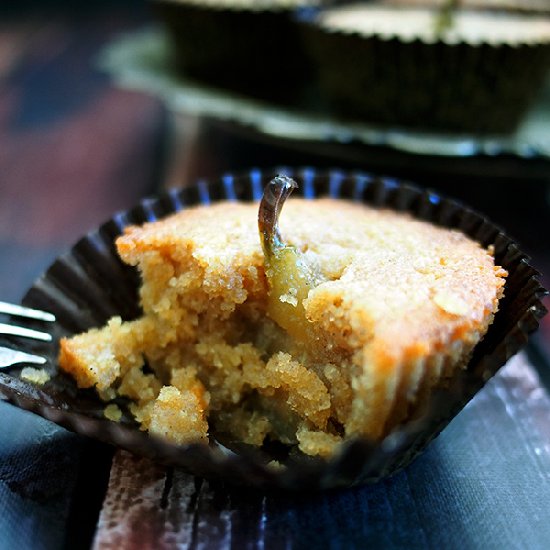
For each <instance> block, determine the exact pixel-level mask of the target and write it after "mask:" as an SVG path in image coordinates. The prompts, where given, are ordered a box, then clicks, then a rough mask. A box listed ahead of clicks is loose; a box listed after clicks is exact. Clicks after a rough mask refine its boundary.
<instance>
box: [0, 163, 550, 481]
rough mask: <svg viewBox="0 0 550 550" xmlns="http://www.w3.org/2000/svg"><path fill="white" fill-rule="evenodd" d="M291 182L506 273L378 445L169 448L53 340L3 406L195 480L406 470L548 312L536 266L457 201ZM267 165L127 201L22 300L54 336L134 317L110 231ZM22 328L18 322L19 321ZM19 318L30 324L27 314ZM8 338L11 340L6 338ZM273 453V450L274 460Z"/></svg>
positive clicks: (6, 385) (13, 380)
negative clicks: (41, 370)
mask: <svg viewBox="0 0 550 550" xmlns="http://www.w3.org/2000/svg"><path fill="white" fill-rule="evenodd" d="M280 172H285V173H287V174H288V175H291V176H292V177H294V178H295V179H296V180H297V182H298V183H299V186H300V187H299V189H298V191H297V193H298V194H301V195H304V196H305V197H306V198H314V197H318V196H327V195H328V196H331V197H335V198H345V199H349V200H353V201H358V202H362V203H365V204H369V205H373V206H375V207H387V208H391V209H394V210H397V211H403V212H409V213H410V214H411V215H413V216H414V217H416V218H419V219H423V220H427V221H429V222H432V223H434V224H437V225H441V226H444V227H449V228H456V229H459V230H461V231H463V232H464V233H465V234H467V235H469V236H470V237H472V238H473V239H475V240H476V241H478V242H480V243H481V244H482V245H483V246H485V247H487V246H489V245H491V244H493V245H494V246H495V261H496V263H497V264H498V265H501V266H503V267H504V268H505V269H506V270H508V272H509V276H508V279H507V283H506V287H505V298H504V299H503V300H502V301H501V303H500V308H499V311H498V313H497V314H496V316H495V320H494V323H493V324H492V325H491V326H490V328H489V330H488V332H487V334H486V336H485V338H484V339H483V340H482V341H481V342H480V343H479V344H478V345H477V346H476V348H475V349H474V353H473V356H472V358H471V361H470V362H469V364H468V368H467V369H466V370H464V371H459V372H457V373H456V375H455V376H454V378H453V380H452V383H451V384H450V386H449V388H447V389H439V390H437V391H436V392H435V393H434V394H433V396H432V397H431V398H430V399H429V400H427V401H426V402H425V403H423V405H422V407H421V409H419V410H417V411H416V413H415V417H414V419H409V420H408V421H406V422H405V423H404V424H402V425H400V426H398V427H397V428H396V429H395V430H393V431H392V432H391V433H390V434H389V435H388V436H387V437H386V438H385V439H384V440H383V441H381V442H379V443H373V442H371V441H367V440H365V439H359V438H356V439H353V440H349V441H348V442H346V443H345V444H344V445H343V446H342V447H341V450H340V452H339V453H338V454H336V455H335V456H333V457H332V458H330V459H327V460H324V459H320V458H312V457H306V456H304V455H301V454H300V453H298V452H296V451H295V450H291V451H290V452H289V454H288V456H287V457H286V458H285V459H283V460H281V462H282V463H283V464H284V465H285V467H284V468H280V469H274V468H272V467H270V466H269V465H268V463H269V461H270V460H271V459H272V458H273V457H272V456H270V455H269V454H268V453H267V452H266V451H259V450H257V449H253V448H250V447H248V446H246V445H239V444H234V443H232V442H227V441H224V439H223V436H222V435H221V434H219V437H217V438H216V437H213V438H212V439H213V441H212V442H211V444H210V445H208V446H206V445H186V446H177V445H174V444H171V443H168V442H166V441H164V440H161V439H158V438H155V437H152V436H150V435H148V434H147V433H145V432H142V431H140V430H139V429H138V426H137V424H136V423H135V421H134V420H132V418H131V417H130V415H127V416H126V415H125V416H124V417H123V419H122V421H121V422H120V423H117V422H112V421H109V420H107V419H105V418H104V416H103V411H104V408H105V403H104V402H102V401H100V400H99V398H98V397H97V396H96V394H95V392H94V391H93V390H79V389H77V388H76V385H75V383H74V382H73V380H72V379H71V378H69V377H68V376H67V375H65V374H64V373H62V372H60V371H59V370H58V367H57V363H56V357H57V345H56V344H53V345H51V344H50V345H46V344H34V343H31V342H30V341H19V342H17V346H18V347H19V348H20V349H23V350H24V351H30V352H36V353H42V354H44V355H46V356H47V357H48V358H49V362H48V364H47V366H46V369H47V370H48V371H49V372H50V374H51V375H52V379H51V380H50V381H49V382H48V383H46V384H45V385H44V386H43V387H41V388H39V387H36V386H34V385H32V384H30V383H28V382H25V381H23V380H21V379H20V378H19V373H20V371H21V369H20V368H15V367H14V368H12V369H11V371H10V372H8V373H6V372H5V371H4V372H2V373H0V393H2V394H3V395H4V396H5V397H6V398H7V399H8V400H9V401H10V402H11V403H13V404H14V405H16V406H18V407H21V408H23V409H27V410H30V411H33V412H35V413H36V414H39V415H41V416H43V417H45V418H47V419H49V420H51V421H53V422H55V423H57V424H59V425H61V426H64V427H66V428H68V429H69V430H72V431H75V432H78V433H80V434H84V435H87V436H89V437H93V438H95V439H98V440H101V441H104V442H107V443H110V444H112V445H115V446H117V447H121V448H124V449H127V450H129V451H131V452H133V453H136V454H139V455H144V456H147V457H150V458H153V459H155V460H158V461H161V462H163V463H166V464H171V465H177V466H181V467H183V468H185V469H187V470H188V471H189V472H191V473H194V474H196V475H199V476H206V477H220V478H224V479H226V480H228V481H231V482H234V483H239V484H245V485H249V486H254V487H257V488H263V489H265V488H281V489H288V490H298V489H300V490H303V489H326V488H333V487H345V486H351V485H355V484H360V483H365V482H375V481H377V480H380V479H382V478H384V477H386V476H388V475H391V474H392V473H394V472H396V471H397V470H399V469H401V468H403V467H405V466H406V465H407V464H409V463H410V461H411V460H413V458H414V457H415V456H417V455H418V454H419V453H420V452H421V451H422V450H423V449H424V448H425V447H426V445H427V444H428V443H429V442H430V441H431V440H432V439H433V438H434V437H436V436H437V435H438V434H439V433H440V431H441V430H442V429H443V428H444V427H445V426H446V425H447V424H448V423H449V422H450V420H451V419H452V418H453V417H454V416H455V415H456V414H457V413H458V412H459V411H460V410H461V409H462V408H463V407H464V406H465V405H466V403H467V402H468V401H469V400H470V399H471V398H472V397H473V396H474V395H475V393H476V392H477V391H478V390H479V389H481V388H482V386H483V385H484V383H485V382H486V381H487V380H488V379H489V378H490V377H491V376H492V375H494V374H495V373H496V372H497V370H498V369H499V368H500V367H501V366H502V365H504V364H505V362H506V361H507V360H508V359H509V358H510V357H511V356H512V355H514V354H515V353H516V352H517V351H518V350H519V349H520V348H522V347H523V346H524V345H525V344H526V343H527V340H528V337H529V335H530V334H531V333H532V332H533V331H534V330H536V329H537V327H538V325H539V320H540V319H541V318H542V316H543V315H544V314H545V313H546V310H545V308H544V306H543V304H542V302H541V299H542V297H543V296H544V295H545V293H546V291H545V290H544V288H543V287H542V286H541V284H540V283H539V274H538V272H537V271H536V270H535V269H534V268H533V267H531V265H530V264H529V258H528V257H527V256H526V255H525V254H524V253H523V252H521V250H520V249H519V248H518V246H517V244H515V243H514V242H513V241H512V240H511V239H510V238H509V237H508V236H507V235H506V234H505V233H504V232H503V231H502V230H501V229H499V228H498V227H497V226H495V225H494V224H493V223H491V222H490V221H489V220H487V219H486V218H485V217H483V216H482V215H481V214H478V213H476V212H474V211H472V210H470V209H468V208H466V207H465V206H463V205H461V204H459V203H457V202H455V201H453V200H449V199H445V198H442V197H440V196H439V195H436V194H434V193H432V192H429V191H426V190H422V189H420V188H418V187H415V186H413V185H410V184H407V183H402V182H399V181H396V180H395V179H387V178H381V177H376V176H371V175H368V174H358V173H344V172H340V171H330V172H318V171H316V170H314V169H299V170H284V171H280ZM274 175H275V172H269V173H268V172H261V171H259V170H252V171H251V172H249V173H247V174H244V175H236V176H233V175H226V176H224V177H222V178H221V179H220V180H216V181H211V182H207V181H200V182H199V183H197V184H196V185H193V186H191V187H187V188H183V189H179V190H171V191H169V192H167V193H166V194H164V195H161V196H160V197H158V198H153V199H145V200H143V201H142V202H141V203H140V204H139V205H138V206H136V207H135V208H133V209H131V210H129V211H127V212H122V213H120V214H118V215H116V216H114V217H113V218H112V219H111V220H109V221H108V222H107V223H105V224H103V225H102V226H101V227H100V228H99V229H98V230H97V231H95V232H93V233H91V234H89V235H87V236H86V237H84V238H83V239H81V240H80V241H78V243H76V245H75V246H74V247H73V248H72V249H71V250H70V251H69V252H68V253H67V254H65V255H63V256H61V257H60V258H59V259H58V260H56V261H55V262H54V263H53V265H52V266H51V267H50V268H49V269H48V270H47V271H46V272H45V273H44V275H42V276H41V277H40V278H39V279H38V280H37V281H36V283H35V284H34V285H33V286H32V287H31V289H30V290H29V291H28V293H27V294H26V296H25V298H24V300H23V302H24V304H25V305H28V306H32V307H37V308H41V309H46V310H49V311H51V312H52V313H54V314H55V315H56V316H57V322H56V323H55V326H54V335H55V341H56V342H57V340H58V339H59V337H60V336H62V335H66V334H73V333H75V332H79V331H82V330H85V329H87V328H90V327H92V326H100V325H102V324H104V323H105V322H106V321H107V319H108V318H109V317H111V316H112V315H115V314H118V315H121V316H122V317H123V318H125V319H131V318H134V317H136V316H138V315H139V314H140V308H139V304H138V298H137V290H138V286H139V277H138V275H137V273H136V270H135V269H134V268H131V267H129V266H127V265H125V264H123V263H122V261H121V260H120V259H119V258H118V255H117V253H116V250H115V247H114V239H115V238H116V236H117V235H119V234H120V233H121V232H122V230H123V228H124V227H125V226H126V225H129V224H140V223H143V222H145V221H151V220H155V219H158V218H161V217H164V216H166V215H168V214H171V213H173V212H175V211H179V210H181V209H183V208H186V207H187V206H191V205H196V204H208V203H211V202H214V201H218V200H224V199H229V200H245V201H246V200H259V199H260V198H261V195H262V191H263V187H264V185H265V184H266V183H267V182H268V181H269V180H270V179H271V178H272V177H273V176H274ZM19 324H21V323H19ZM29 326H35V325H34V324H33V323H32V322H29ZM12 345H13V343H12ZM278 458H279V459H280V456H278Z"/></svg>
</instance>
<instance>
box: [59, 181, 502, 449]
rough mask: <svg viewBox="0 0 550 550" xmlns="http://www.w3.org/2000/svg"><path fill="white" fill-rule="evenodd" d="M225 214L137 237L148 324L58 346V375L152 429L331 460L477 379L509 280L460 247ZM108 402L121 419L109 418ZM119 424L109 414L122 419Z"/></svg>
mask: <svg viewBox="0 0 550 550" xmlns="http://www.w3.org/2000/svg"><path fill="white" fill-rule="evenodd" d="M292 185H293V183H292V180H289V179H288V178H284V177H283V178H281V177H278V178H275V179H274V180H273V181H272V182H271V183H270V184H269V185H268V187H267V189H266V194H265V196H264V199H263V200H262V202H261V203H260V207H259V221H260V224H259V232H258V204H257V203H242V202H226V201H222V202H219V203H216V204H213V205H208V206H197V207H194V208H190V209H186V210H184V211H182V212H180V213H177V214H175V215H172V216H169V217H167V218H165V219H162V220H160V221H155V222H152V223H146V224H144V225H142V226H131V227H129V228H127V229H126V230H125V232H124V234H123V235H122V236H120V237H119V238H118V239H117V241H116V247H117V251H118V254H119V255H120V257H121V259H122V260H123V261H124V262H125V263H126V264H128V265H130V266H137V267H138V269H139V272H140V274H141V278H142V284H141V290H140V298H141V305H142V308H143V315H142V316H141V317H139V318H137V319H134V320H131V321H122V320H121V319H120V318H119V317H114V318H112V319H111V320H110V321H109V322H108V323H107V324H106V325H105V326H104V327H102V328H98V329H92V330H90V331H88V332H84V333H82V334H79V335H76V336H73V337H70V338H64V339H62V340H61V352H60V357H59V365H60V367H61V368H62V369H63V370H64V371H65V372H67V373H68V374H70V375H71V376H72V377H73V378H74V379H75V380H76V382H77V384H78V386H79V387H80V388H95V390H96V391H97V392H98V393H99V395H100V397H101V398H102V399H103V400H104V401H105V406H106V407H107V406H112V404H113V403H115V402H117V401H116V400H119V399H121V398H122V399H126V400H127V401H128V403H129V405H128V407H129V410H130V411H131V413H132V414H133V416H134V418H135V419H136V421H137V422H138V423H139V424H140V426H141V429H142V430H147V431H148V432H149V433H150V434H152V435H156V436H159V437H162V438H165V439H166V440H168V441H170V442H172V443H176V444H189V443H200V442H207V441H208V438H209V436H210V434H211V433H224V434H228V435H229V437H230V438H231V439H232V440H233V441H238V442H242V443H245V444H247V445H250V446H255V447H258V448H261V447H262V446H265V445H267V444H270V443H273V442H277V444H282V445H285V446H288V447H292V448H297V449H299V451H300V452H301V453H303V454H305V455H311V456H322V457H327V456H331V455H333V454H334V453H335V452H336V451H337V450H338V449H340V447H341V445H342V444H343V443H344V442H345V441H347V440H349V439H354V438H357V437H360V438H365V439H367V440H369V441H371V442H377V441H381V440H382V439H383V438H384V437H386V436H387V435H388V434H389V433H391V432H392V431H393V430H394V429H395V428H396V427H397V426H398V425H400V424H402V423H404V422H406V421H407V420H410V419H411V418H412V417H414V416H415V414H416V413H417V411H418V410H419V409H420V408H423V407H425V405H426V403H428V402H429V401H430V399H431V397H432V394H433V392H434V391H436V390H441V389H442V388H445V387H446V386H448V384H449V383H450V381H451V379H452V378H453V377H454V376H455V375H456V373H457V372H459V371H462V370H463V369H464V368H465V367H466V365H467V364H468V362H469V360H470V357H471V355H472V351H473V349H474V347H475V346H476V345H477V344H478V343H479V342H480V341H481V339H482V338H483V337H484V335H485V333H486V332H487V330H488V328H489V326H490V324H491V323H492V321H493V318H494V315H495V313H496V312H497V310H498V308H499V302H500V300H501V298H502V295H503V289H504V285H505V277H506V275H507V273H506V271H505V270H504V269H502V268H501V267H499V266H498V265H495V261H494V257H493V250H492V248H488V249H487V248H484V247H483V246H481V245H480V244H478V243H477V242H475V241H473V240H472V239H470V238H468V237H466V236H465V235H464V234H463V233H461V232H459V231H456V230H451V229H445V228H441V227H437V226H435V225H433V224H431V223H429V222H427V221H421V220H416V219H413V218H412V217H411V216H409V215H408V214H405V213H399V212H395V211H392V210H388V209H376V208H372V207H369V206H366V205H363V204H358V203H353V202H351V201H347V200H343V199H330V198H321V199H316V200H304V199H290V200H289V201H288V202H287V204H286V205H285V206H284V209H283V213H282V216H281V223H280V227H279V223H278V217H279V214H280V209H281V205H282V204H283V202H284V200H285V198H286V196H287V195H288V193H289V191H290V189H291V187H292ZM108 403H111V405H108ZM110 411H111V412H112V409H110Z"/></svg>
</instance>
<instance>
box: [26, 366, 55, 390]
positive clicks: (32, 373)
mask: <svg viewBox="0 0 550 550" xmlns="http://www.w3.org/2000/svg"><path fill="white" fill-rule="evenodd" d="M50 378H51V376H50V375H49V374H48V373H47V372H46V371H45V370H44V369H35V368H33V367H25V368H24V369H23V370H22V371H21V379H22V380H26V381H27V382H32V383H33V384H37V385H38V386H43V385H44V384H45V383H46V382H49V381H50Z"/></svg>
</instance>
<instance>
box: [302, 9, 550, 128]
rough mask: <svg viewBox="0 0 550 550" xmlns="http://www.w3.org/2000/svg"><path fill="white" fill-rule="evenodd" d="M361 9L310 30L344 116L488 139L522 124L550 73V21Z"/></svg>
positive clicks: (320, 17)
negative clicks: (487, 136) (482, 136)
mask: <svg viewBox="0 0 550 550" xmlns="http://www.w3.org/2000/svg"><path fill="white" fill-rule="evenodd" d="M442 13H443V11H442V10H441V9H440V8H437V7H428V6H425V7H399V6H396V5H394V4H392V3H391V2H390V3H382V2H378V3H369V4H351V5H343V6H339V7H333V8H328V9H326V10H321V11H320V12H318V13H317V14H316V15H315V16H313V17H311V18H309V19H308V20H307V21H305V22H304V24H303V30H304V40H305V42H306V45H307V48H308V50H309V52H310V55H311V57H312V59H313V61H314V63H315V64H316V66H317V67H318V72H319V82H320V83H319V86H320V92H321V93H322V94H324V97H325V100H326V101H327V103H328V105H329V106H330V107H329V108H330V110H331V111H332V112H333V113H334V114H335V115H337V116H340V117H343V118H347V119H351V120H356V121H359V120H360V121H364V122H372V123H383V124H391V125H396V126H405V127H414V128H425V129H436V130H443V131H451V132H476V133H481V134H490V133H508V132H511V131H513V130H514V129H515V128H516V127H517V125H518V124H519V123H520V121H521V120H522V117H523V116H524V114H525V112H526V110H527V109H528V108H529V106H530V104H531V102H532V100H533V99H534V98H535V97H536V96H537V93H538V92H539V90H540V88H541V85H542V83H543V82H544V79H545V76H546V75H547V73H548V69H549V67H550V19H549V18H547V17H544V16H541V15H538V16H535V15H529V16H527V15H522V14H518V13H512V12H507V11H486V10H475V9H466V8H456V9H454V10H450V12H447V16H446V17H445V18H443V17H442Z"/></svg>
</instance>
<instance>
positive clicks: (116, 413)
mask: <svg viewBox="0 0 550 550" xmlns="http://www.w3.org/2000/svg"><path fill="white" fill-rule="evenodd" d="M103 416H105V418H108V419H109V420H112V421H113V422H120V419H121V418H122V411H121V410H120V408H119V407H118V405H115V404H114V403H111V404H110V405H107V406H106V407H105V410H104V411H103Z"/></svg>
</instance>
